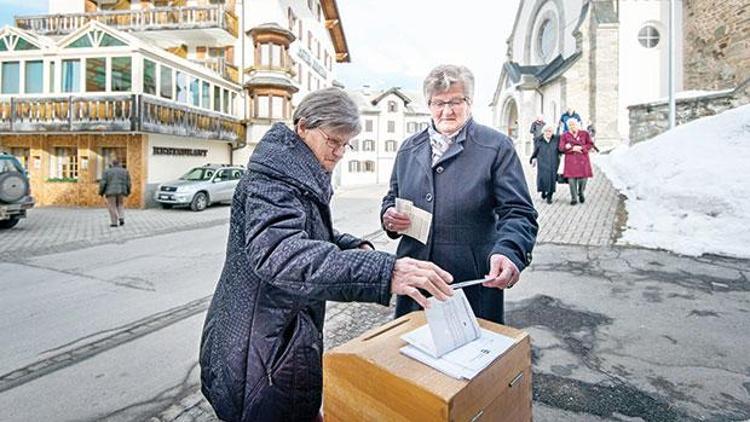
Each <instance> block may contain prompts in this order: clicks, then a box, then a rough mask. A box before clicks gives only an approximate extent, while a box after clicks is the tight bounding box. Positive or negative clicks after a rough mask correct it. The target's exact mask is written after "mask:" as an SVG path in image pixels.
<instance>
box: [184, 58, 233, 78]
mask: <svg viewBox="0 0 750 422" xmlns="http://www.w3.org/2000/svg"><path fill="white" fill-rule="evenodd" d="M190 61H192V62H193V63H197V64H200V65H203V66H205V67H207V68H209V69H211V70H213V71H214V72H216V73H218V74H219V75H221V76H222V77H223V78H224V79H227V80H230V81H232V82H234V83H237V84H238V83H240V72H239V70H238V69H237V66H235V65H232V64H229V63H227V61H226V60H225V59H224V58H222V57H217V58H207V59H205V60H193V59H191V60H190Z"/></svg>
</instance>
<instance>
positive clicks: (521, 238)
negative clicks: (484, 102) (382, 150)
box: [381, 120, 539, 323]
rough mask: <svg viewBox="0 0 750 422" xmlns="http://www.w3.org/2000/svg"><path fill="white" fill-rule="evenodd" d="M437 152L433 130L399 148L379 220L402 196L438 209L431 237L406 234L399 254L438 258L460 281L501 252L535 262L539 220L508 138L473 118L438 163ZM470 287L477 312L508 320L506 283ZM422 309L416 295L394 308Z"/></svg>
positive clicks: (518, 261)
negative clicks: (501, 286)
mask: <svg viewBox="0 0 750 422" xmlns="http://www.w3.org/2000/svg"><path fill="white" fill-rule="evenodd" d="M431 157H432V148H431V146H430V139H429V134H428V132H427V130H423V131H422V132H419V133H417V134H416V135H414V136H412V137H410V138H409V139H407V140H406V141H404V143H403V145H402V146H401V149H399V152H398V154H397V156H396V162H395V164H394V166H393V173H392V175H391V185H390V190H389V191H388V194H387V195H386V196H385V197H384V198H383V203H382V208H381V221H382V215H383V214H384V213H385V211H386V210H387V209H388V208H390V207H392V206H394V205H395V201H396V198H405V199H408V200H410V201H412V202H413V203H414V205H415V206H417V207H419V208H422V209H423V210H426V211H428V212H430V213H431V214H432V226H431V231H430V235H429V237H428V239H427V244H426V245H423V244H422V243H420V242H419V241H417V240H415V239H413V238H411V237H408V236H403V237H401V241H400V242H399V245H398V251H397V256H399V257H403V256H408V257H411V258H416V259H422V260H428V261H432V262H434V263H435V264H437V265H438V266H440V268H442V269H444V270H446V271H448V272H449V273H451V275H453V279H454V280H455V281H456V282H459V281H464V280H471V279H476V278H482V277H484V276H485V275H487V273H488V272H489V269H490V265H489V258H490V256H491V255H492V254H496V253H497V254H502V255H505V256H506V257H508V258H509V259H510V260H511V261H513V263H514V264H515V265H516V267H518V270H519V271H523V269H524V268H526V266H528V265H529V264H530V263H531V258H532V256H531V252H532V249H533V248H534V243H535V241H536V234H537V231H538V227H539V226H538V225H537V221H536V217H537V213H536V210H535V209H534V205H533V203H532V202H531V198H530V197H529V189H528V187H527V185H526V178H525V177H524V174H523V169H522V167H521V162H520V161H519V159H518V156H517V155H516V152H515V150H514V149H513V142H512V141H511V140H510V138H508V137H507V136H505V135H503V134H502V133H500V132H498V131H496V130H494V129H491V128H489V127H487V126H483V125H480V124H477V123H475V122H474V121H473V120H470V121H469V122H468V123H466V125H465V126H464V128H463V129H462V131H461V132H460V133H459V134H458V135H457V136H456V140H455V142H454V143H453V144H452V145H451V146H450V147H449V148H448V150H447V151H446V152H445V154H443V156H442V157H441V158H440V159H439V160H438V162H437V163H436V164H435V165H432V158H431ZM387 233H388V235H389V236H390V237H392V238H397V237H399V236H400V235H399V234H398V233H395V232H391V231H387ZM464 292H465V293H466V296H467V298H468V299H469V303H471V307H472V309H473V310H474V313H475V314H476V316H478V317H480V318H484V319H488V320H490V321H495V322H500V323H502V322H503V291H502V290H499V289H495V288H487V287H483V286H481V285H476V286H471V287H467V288H465V289H464ZM417 309H419V305H418V304H417V302H415V301H414V300H413V299H411V298H410V297H408V296H399V297H398V300H397V302H396V316H401V315H404V314H407V313H409V312H412V311H414V310H417Z"/></svg>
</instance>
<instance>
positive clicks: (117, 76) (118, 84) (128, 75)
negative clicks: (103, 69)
mask: <svg viewBox="0 0 750 422" xmlns="http://www.w3.org/2000/svg"><path fill="white" fill-rule="evenodd" d="M132 74H133V72H132V62H131V59H130V57H112V75H111V82H112V91H130V89H131V87H132Z"/></svg>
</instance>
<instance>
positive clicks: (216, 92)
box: [214, 85, 221, 111]
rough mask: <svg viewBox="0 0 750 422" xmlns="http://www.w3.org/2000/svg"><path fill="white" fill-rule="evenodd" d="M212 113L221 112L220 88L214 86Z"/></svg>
mask: <svg viewBox="0 0 750 422" xmlns="http://www.w3.org/2000/svg"><path fill="white" fill-rule="evenodd" d="M214 111H221V88H220V87H218V86H216V85H214Z"/></svg>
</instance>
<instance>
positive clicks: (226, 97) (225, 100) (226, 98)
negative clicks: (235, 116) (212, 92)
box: [222, 89, 230, 114]
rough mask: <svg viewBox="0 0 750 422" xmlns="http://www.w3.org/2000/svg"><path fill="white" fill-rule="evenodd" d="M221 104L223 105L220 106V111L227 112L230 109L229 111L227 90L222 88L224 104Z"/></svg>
mask: <svg viewBox="0 0 750 422" xmlns="http://www.w3.org/2000/svg"><path fill="white" fill-rule="evenodd" d="M223 105H224V107H222V111H223V112H224V113H227V114H229V112H230V111H229V90H228V89H225V90H224V104H223Z"/></svg>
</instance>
